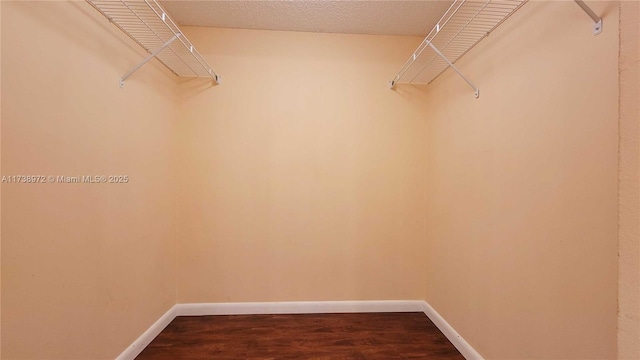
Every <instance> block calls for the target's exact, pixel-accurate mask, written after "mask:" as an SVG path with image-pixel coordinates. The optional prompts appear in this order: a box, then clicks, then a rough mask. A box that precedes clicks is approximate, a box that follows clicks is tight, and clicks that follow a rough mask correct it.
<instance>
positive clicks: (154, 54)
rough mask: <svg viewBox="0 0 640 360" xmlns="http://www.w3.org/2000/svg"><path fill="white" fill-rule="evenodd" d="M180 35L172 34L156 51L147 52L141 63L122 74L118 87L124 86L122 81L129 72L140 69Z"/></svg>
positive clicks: (129, 74)
mask: <svg viewBox="0 0 640 360" xmlns="http://www.w3.org/2000/svg"><path fill="white" fill-rule="evenodd" d="M180 35H182V34H176V35H173V37H172V38H171V39H169V41H167V42H166V43H164V45H162V46H161V47H160V48H159V49H158V50H156V51H154V52H152V53H151V54H149V56H147V57H146V58H145V59H144V60H142V62H141V63H139V64H138V65H136V66H134V67H133V69H131V70H129V71H128V72H127V73H126V74H124V76H123V77H122V78H120V87H124V81H125V80H127V78H128V77H129V76H131V74H133V73H134V72H136V70H138V69H140V68H141V67H142V65H144V64H146V63H148V62H149V60H151V59H153V58H154V57H156V56H157V55H158V54H159V53H160V51H162V50H164V49H165V48H166V47H167V46H169V45H171V43H172V42H174V41H176V40H177V39H178V37H180Z"/></svg>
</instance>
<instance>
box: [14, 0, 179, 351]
mask: <svg viewBox="0 0 640 360" xmlns="http://www.w3.org/2000/svg"><path fill="white" fill-rule="evenodd" d="M2 27H3V29H2V30H3V31H2V50H3V51H2V67H3V68H2V75H3V76H2V174H3V175H29V174H36V175H40V174H43V175H86V174H90V175H111V174H114V175H115V174H124V175H129V176H130V182H129V183H128V184H99V185H98V184H36V185H28V184H6V183H5V184H2V195H3V197H2V315H3V316H2V352H3V354H2V355H3V359H17V358H20V359H65V360H68V359H113V358H115V357H116V356H117V355H118V354H119V353H120V352H122V351H123V350H124V349H125V348H126V347H127V346H128V345H129V344H131V342H132V341H133V340H135V339H136V338H137V337H138V336H140V335H141V334H142V332H143V331H144V330H146V329H147V328H148V327H149V326H150V325H151V324H152V323H153V322H155V321H156V320H157V319H158V318H159V317H160V316H161V315H162V314H163V313H164V312H165V311H167V310H168V309H169V308H170V307H171V306H172V305H173V304H175V251H174V246H175V242H174V239H175V232H176V220H175V211H176V210H175V209H176V206H175V205H176V204H175V195H174V194H175V189H176V184H177V180H176V177H177V175H176V155H177V151H176V150H177V148H176V146H177V141H176V136H175V133H176V124H177V122H176V120H177V116H178V113H177V111H178V106H177V99H178V98H177V93H176V91H177V89H178V86H177V84H176V83H175V80H174V79H175V78H174V77H173V76H172V75H171V74H170V73H169V72H168V71H166V70H164V69H163V68H162V66H161V65H158V64H157V63H154V64H149V65H146V66H145V67H144V68H142V69H141V70H139V72H137V73H135V74H134V75H133V76H132V77H131V78H130V79H129V80H128V81H127V83H126V85H125V88H124V89H120V88H119V87H118V79H119V77H120V76H121V75H122V74H123V73H124V72H126V71H127V70H128V69H129V68H130V67H131V66H133V65H134V64H136V63H137V62H138V61H140V60H141V59H142V58H143V56H144V54H143V53H142V51H141V50H140V49H139V47H138V46H137V45H136V44H134V43H133V42H132V41H131V40H130V39H128V38H127V37H126V36H124V35H123V34H122V33H121V32H120V31H119V30H117V29H116V28H115V27H114V26H113V25H111V24H109V22H108V21H107V20H106V19H105V18H104V17H102V16H101V15H100V14H98V13H97V12H96V11H95V10H94V9H93V8H91V7H90V6H89V5H88V4H87V3H86V2H84V1H81V2H62V1H54V2H41V3H38V2H7V1H2Z"/></svg>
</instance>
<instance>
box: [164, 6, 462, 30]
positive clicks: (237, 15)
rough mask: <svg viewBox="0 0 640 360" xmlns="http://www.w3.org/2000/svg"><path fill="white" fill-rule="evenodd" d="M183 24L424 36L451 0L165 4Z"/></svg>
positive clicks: (175, 18) (170, 12)
mask: <svg viewBox="0 0 640 360" xmlns="http://www.w3.org/2000/svg"><path fill="white" fill-rule="evenodd" d="M161 3H162V5H163V6H164V7H165V9H166V10H167V12H168V13H169V14H171V17H172V18H173V19H174V20H175V21H176V22H177V23H178V24H180V25H183V26H209V27H218V28H239V29H260V30H287V31H308V32H327V33H346V34H380V35H414V36H425V35H427V33H428V32H429V31H430V30H431V29H432V28H433V27H434V26H435V24H436V23H437V22H438V20H439V19H440V17H442V14H444V12H445V11H446V10H447V9H448V8H449V6H450V4H451V3H452V2H451V1H162V2H161Z"/></svg>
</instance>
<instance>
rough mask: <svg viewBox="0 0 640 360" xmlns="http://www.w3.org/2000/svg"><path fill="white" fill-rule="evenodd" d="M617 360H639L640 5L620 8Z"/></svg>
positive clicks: (630, 2)
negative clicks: (639, 100)
mask: <svg viewBox="0 0 640 360" xmlns="http://www.w3.org/2000/svg"><path fill="white" fill-rule="evenodd" d="M619 56H620V59H619V61H620V64H619V72H620V75H619V76H620V105H619V106H620V155H619V156H620V179H619V181H620V184H619V192H620V193H619V196H620V198H619V207H620V209H619V212H620V213H619V216H620V229H619V231H620V232H619V252H618V253H619V266H618V358H619V359H640V192H639V191H638V190H639V188H640V142H639V137H640V126H639V125H640V104H639V102H638V99H640V2H637V1H623V2H621V3H620V55H619Z"/></svg>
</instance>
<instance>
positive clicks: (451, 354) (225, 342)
mask: <svg viewBox="0 0 640 360" xmlns="http://www.w3.org/2000/svg"><path fill="white" fill-rule="evenodd" d="M137 359H138V360H145V359H160V360H162V359H171V360H179V359H234V360H237V359H261V360H266V359H461V360H463V359H464V358H463V357H462V355H461V354H460V353H459V352H458V351H457V350H456V348H455V347H454V346H453V345H452V344H451V343H450V342H449V340H447V338H446V337H445V336H444V335H443V334H442V333H441V332H440V331H439V330H438V328H436V326H435V325H434V324H433V323H432V322H431V321H430V320H429V318H427V316H426V315H425V314H424V313H358V314H304V315H231V316H179V317H177V318H176V319H175V320H173V321H172V322H171V324H169V326H167V328H166V329H164V330H163V331H162V333H160V335H158V337H156V338H155V339H154V340H153V342H152V343H151V344H149V346H147V348H146V349H145V350H144V351H143V352H142V353H141V354H140V355H139V356H138V357H137Z"/></svg>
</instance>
